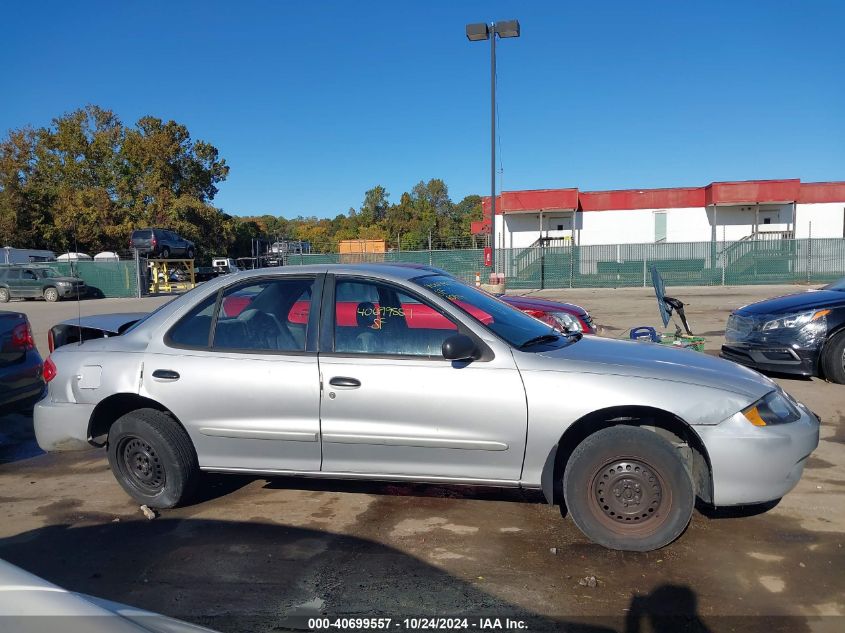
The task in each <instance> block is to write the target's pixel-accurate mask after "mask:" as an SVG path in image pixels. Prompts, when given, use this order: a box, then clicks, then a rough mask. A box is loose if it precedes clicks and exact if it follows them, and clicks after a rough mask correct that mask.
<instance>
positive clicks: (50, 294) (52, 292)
mask: <svg viewBox="0 0 845 633" xmlns="http://www.w3.org/2000/svg"><path fill="white" fill-rule="evenodd" d="M58 300H59V291H58V290H56V289H55V288H45V289H44V301H49V302H50V303H55V302H56V301H58Z"/></svg>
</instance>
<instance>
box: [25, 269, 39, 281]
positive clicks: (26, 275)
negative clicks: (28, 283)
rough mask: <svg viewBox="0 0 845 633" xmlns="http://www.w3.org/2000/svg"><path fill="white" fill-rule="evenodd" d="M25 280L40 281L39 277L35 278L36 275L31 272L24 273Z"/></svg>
mask: <svg viewBox="0 0 845 633" xmlns="http://www.w3.org/2000/svg"><path fill="white" fill-rule="evenodd" d="M23 278H24V279H38V277H36V276H35V273H34V272H32V271H31V270H25V271H23Z"/></svg>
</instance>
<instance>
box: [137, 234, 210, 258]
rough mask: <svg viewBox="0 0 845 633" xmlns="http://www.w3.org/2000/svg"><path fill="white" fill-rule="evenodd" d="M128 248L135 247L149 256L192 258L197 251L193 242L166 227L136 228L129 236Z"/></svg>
mask: <svg viewBox="0 0 845 633" xmlns="http://www.w3.org/2000/svg"><path fill="white" fill-rule="evenodd" d="M129 248H137V249H138V251H139V252H141V253H147V254H148V255H149V256H150V257H160V258H162V259H169V258H171V257H183V258H185V259H193V258H194V256H195V255H196V253H197V251H196V248H195V247H194V243H193V242H191V241H190V240H186V239H185V238H184V237H180V236H179V235H177V234H176V233H175V232H173V231H169V230H167V229H136V230H134V231H132V236H131V237H130V238H129Z"/></svg>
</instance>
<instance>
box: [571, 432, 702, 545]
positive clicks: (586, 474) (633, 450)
mask: <svg viewBox="0 0 845 633" xmlns="http://www.w3.org/2000/svg"><path fill="white" fill-rule="evenodd" d="M563 491H564V498H565V501H566V505H567V508H568V510H569V513H570V514H571V515H572V519H573V521H574V522H575V525H577V526H578V528H579V529H580V530H581V531H582V532H583V533H584V534H585V535H586V536H587V538H589V539H590V540H592V541H594V542H596V543H598V544H600V545H603V546H605V547H608V548H610V549H617V550H629V551H637V552H647V551H650V550H654V549H658V548H660V547H663V546H665V545H668V544H669V543H671V542H672V541H674V540H675V539H676V538H678V536H680V535H681V533H682V532H683V531H684V530H685V529H686V527H687V525H688V524H689V522H690V519H691V518H692V511H693V507H694V504H695V491H694V490H693V485H692V481H691V480H690V477H689V475H688V474H687V471H686V468H685V467H684V464H683V461H682V460H681V457H680V455H679V454H678V452H677V450H676V449H675V448H674V447H673V446H672V445H671V444H670V443H669V442H668V441H666V440H665V439H663V438H662V437H660V436H658V435H657V434H655V433H653V432H651V431H648V430H645V429H641V428H637V427H629V426H614V427H610V428H607V429H603V430H601V431H598V432H596V433H594V434H593V435H590V436H589V437H587V438H586V439H585V440H584V441H583V442H581V444H579V445H578V446H577V447H576V448H575V450H574V451H573V453H572V456H571V457H570V458H569V461H568V462H567V465H566V470H565V472H564V476H563Z"/></svg>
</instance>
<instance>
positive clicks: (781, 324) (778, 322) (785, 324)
mask: <svg viewBox="0 0 845 633" xmlns="http://www.w3.org/2000/svg"><path fill="white" fill-rule="evenodd" d="M829 313H830V310H810V311H809V312H800V313H798V314H788V315H786V316H784V317H780V318H777V319H772V320H771V321H766V322H765V323H764V324H763V327H762V328H761V329H762V330H763V331H764V332H768V331H771V330H780V329H783V328H788V329H800V328H802V327H804V326H805V325H807V324H809V323H826V318H825V317H827V315H828V314H829Z"/></svg>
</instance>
